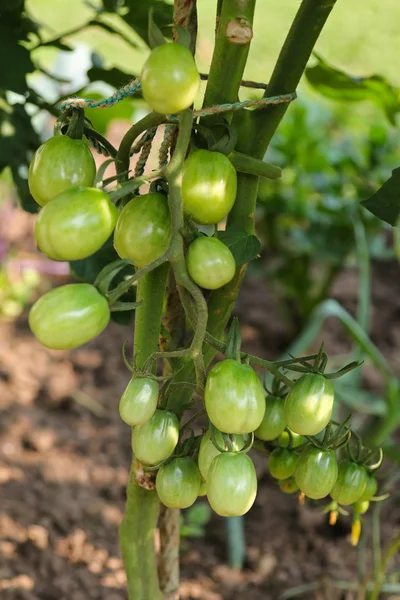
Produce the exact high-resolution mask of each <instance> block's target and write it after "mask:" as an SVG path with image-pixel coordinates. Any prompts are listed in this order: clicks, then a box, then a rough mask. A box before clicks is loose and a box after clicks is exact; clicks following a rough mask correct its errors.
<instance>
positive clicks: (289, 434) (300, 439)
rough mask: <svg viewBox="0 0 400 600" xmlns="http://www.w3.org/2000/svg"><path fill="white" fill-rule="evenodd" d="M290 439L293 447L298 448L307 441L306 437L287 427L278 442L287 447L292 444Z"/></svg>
mask: <svg viewBox="0 0 400 600" xmlns="http://www.w3.org/2000/svg"><path fill="white" fill-rule="evenodd" d="M290 440H291V441H292V445H291V448H298V447H299V446H301V445H302V444H304V443H305V441H306V438H305V437H304V436H302V435H299V434H298V433H295V432H294V431H292V430H291V429H289V428H288V427H286V431H282V433H281V434H280V436H279V438H278V443H279V445H280V446H281V447H282V448H287V447H288V446H289V444H290Z"/></svg>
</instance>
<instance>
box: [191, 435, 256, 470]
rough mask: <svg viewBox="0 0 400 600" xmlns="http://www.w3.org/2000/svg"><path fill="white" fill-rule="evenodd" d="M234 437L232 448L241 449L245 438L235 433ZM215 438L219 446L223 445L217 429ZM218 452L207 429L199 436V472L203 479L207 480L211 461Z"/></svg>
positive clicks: (223, 442) (222, 439)
mask: <svg viewBox="0 0 400 600" xmlns="http://www.w3.org/2000/svg"><path fill="white" fill-rule="evenodd" d="M235 438H236V439H235V442H234V443H233V446H234V449H235V450H241V449H242V448H243V447H244V444H245V440H244V438H243V436H242V435H237V436H235ZM215 439H216V442H217V443H218V445H219V446H221V448H224V447H225V441H224V438H223V436H222V433H221V432H220V431H218V430H217V429H216V430H215ZM219 454H221V452H220V451H219V450H218V448H217V447H216V446H214V444H213V441H212V439H211V434H210V431H207V432H206V433H205V434H204V435H203V437H202V438H201V442H200V448H199V458H198V463H199V469H200V473H201V476H202V477H203V479H204V480H205V481H207V476H208V471H209V469H210V466H211V463H212V461H213V460H214V458H215V457H216V456H218V455H219Z"/></svg>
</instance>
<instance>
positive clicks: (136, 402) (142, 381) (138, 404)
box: [119, 376, 158, 426]
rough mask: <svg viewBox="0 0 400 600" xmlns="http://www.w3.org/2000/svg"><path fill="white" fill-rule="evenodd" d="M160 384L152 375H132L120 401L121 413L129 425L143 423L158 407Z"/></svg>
mask: <svg viewBox="0 0 400 600" xmlns="http://www.w3.org/2000/svg"><path fill="white" fill-rule="evenodd" d="M157 400H158V385H157V381H156V380H155V379H153V378H152V377H136V376H134V377H132V379H131V380H130V382H129V383H128V385H127V388H126V390H125V391H124V393H123V394H122V397H121V400H120V402H119V414H120V416H121V419H122V420H123V421H125V423H126V424H127V425H131V426H133V425H142V424H143V423H146V421H148V420H149V419H151V417H152V416H153V415H154V413H155V411H156V408H157Z"/></svg>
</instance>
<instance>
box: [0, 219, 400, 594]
mask: <svg viewBox="0 0 400 600" xmlns="http://www.w3.org/2000/svg"><path fill="white" fill-rule="evenodd" d="M21 218H22V219H23V221H24V223H25V222H27V221H26V219H27V218H28V217H27V216H26V215H24V216H23V217H21ZM24 227H25V226H24V225H23V224H22V225H21V230H22V231H24ZM29 228H31V225H29V227H28V229H29ZM16 235H17V234H16ZM24 235H25V234H24ZM17 237H18V236H17ZM28 238H29V236H28ZM24 239H25V238H24ZM24 243H25V242H24ZM27 243H28V242H27ZM28 245H29V244H28ZM65 281H66V279H62V278H61V277H60V278H56V279H55V280H54V284H55V285H59V284H61V283H64V282H65ZM372 291H373V313H372V338H373V340H374V342H375V343H376V344H377V345H378V347H379V348H380V350H381V351H382V352H383V354H384V355H385V356H386V357H387V359H388V360H389V361H390V363H391V364H392V366H393V368H394V369H395V370H397V372H399V371H400V352H399V348H400V308H399V303H398V299H399V297H400V268H399V266H398V265H397V264H396V263H380V264H376V265H374V269H373V290H372ZM333 295H334V297H335V298H337V299H338V300H339V301H340V302H342V303H343V304H344V305H345V307H346V308H347V309H348V310H349V311H350V312H351V313H353V314H354V312H355V308H356V295H357V276H356V273H355V272H354V271H352V270H351V269H347V270H344V271H343V273H342V274H341V275H340V277H339V279H338V281H337V283H336V284H335V288H334V294H333ZM276 306H277V305H276V303H274V301H273V298H272V296H271V294H270V290H269V288H268V285H267V283H266V282H265V281H263V280H260V279H252V278H250V277H249V278H248V279H247V280H246V282H245V286H244V289H243V291H242V293H241V295H240V299H239V302H238V307H237V314H238V316H239V317H240V321H241V326H242V334H243V338H244V349H245V350H246V351H249V352H250V351H251V352H252V353H254V354H258V355H260V356H263V357H265V358H275V357H277V356H278V355H279V354H280V353H281V352H283V351H284V349H285V348H286V347H287V345H288V344H289V342H290V339H291V334H290V332H289V331H288V330H287V329H286V327H285V321H284V319H283V317H282V315H280V314H279V312H278V310H277V307H276ZM130 337H131V332H130V330H129V329H126V328H122V327H119V326H118V325H116V324H112V325H110V326H109V328H108V329H107V330H106V331H105V332H104V333H103V334H102V335H101V336H99V338H97V339H96V340H94V341H93V342H91V343H89V344H87V345H86V346H84V347H83V348H80V349H77V350H74V351H71V352H56V351H50V350H46V349H45V348H43V347H41V346H40V344H39V343H38V342H37V341H36V340H35V339H34V338H33V336H32V335H31V334H30V332H29V329H28V324H27V312H24V313H23V314H22V315H21V316H20V317H19V318H18V319H17V320H15V321H2V322H1V323H0V409H1V419H0V486H1V487H0V556H1V559H0V598H1V599H2V600H123V599H126V598H127V596H126V592H125V575H124V571H123V566H122V561H121V556H120V551H119V547H118V525H119V524H120V522H121V519H122V515H123V510H124V501H125V486H126V483H127V478H128V470H129V466H130V459H131V450H130V430H129V427H127V426H126V425H125V424H124V423H122V422H121V421H120V419H119V415H118V401H119V398H120V396H121V393H122V391H123V389H124V387H125V386H126V384H127V382H128V380H129V372H128V371H127V369H126V367H125V366H124V363H123V360H122V356H121V347H122V344H123V342H124V341H125V340H126V339H130ZM322 338H323V339H325V348H326V351H327V352H328V353H332V354H334V355H338V354H339V355H340V354H341V355H343V360H345V354H346V352H348V351H349V349H350V342H349V339H348V337H347V336H346V333H345V332H344V330H343V329H342V327H341V326H340V325H339V324H338V323H337V321H335V320H333V319H330V320H328V321H327V322H326V324H325V326H324V330H323V332H322V333H321V336H320V338H319V340H318V342H319V341H320V340H321V339H322ZM316 347H317V342H316V345H314V346H313V347H312V348H310V350H314V349H315V348H316ZM367 375H368V377H367V385H368V387H370V388H371V389H375V390H376V389H379V387H380V385H381V382H380V380H379V377H378V375H377V374H376V373H375V372H374V371H372V370H371V371H368V372H367ZM255 461H256V467H257V472H258V477H259V491H258V495H257V499H256V502H255V505H254V507H253V509H252V510H251V511H250V513H249V514H248V515H246V517H245V530H246V540H247V559H246V564H245V567H244V569H243V571H242V572H236V571H233V570H231V569H230V568H229V567H228V566H227V551H226V542H225V524H224V520H223V519H222V518H220V517H218V516H216V515H213V516H212V517H211V520H210V521H209V522H208V524H207V525H206V526H205V528H204V536H203V537H196V538H194V537H187V538H184V539H183V541H182V557H181V564H182V573H181V586H180V597H181V598H182V599H185V600H189V599H201V600H238V599H239V598H240V599H242V598H246V600H269V599H271V600H277V599H278V598H279V597H280V595H282V594H284V593H285V592H287V591H288V590H290V589H291V588H293V587H296V586H303V585H306V587H305V588H304V593H303V595H301V596H296V597H301V598H307V599H316V600H350V599H352V598H355V596H354V595H352V593H350V592H343V591H338V590H337V588H336V587H334V586H333V585H332V582H333V581H335V582H336V581H338V580H341V581H347V582H353V583H354V582H355V581H356V578H357V552H356V550H355V549H353V548H352V546H351V544H350V519H349V518H347V519H346V518H341V519H340V520H339V522H338V524H337V525H336V526H334V527H332V526H330V525H329V524H328V522H327V517H326V516H325V515H322V514H321V512H320V511H319V510H318V508H317V507H315V506H309V505H306V506H301V505H299V503H298V502H297V498H296V496H287V495H285V494H283V493H281V492H280V490H279V489H278V487H277V485H276V484H275V483H274V481H273V480H272V478H271V477H270V476H269V475H268V472H267V466H266V459H265V458H263V457H260V456H255ZM200 502H206V500H205V499H201V500H200ZM383 517H384V518H383V521H382V527H383V538H384V539H385V540H387V539H389V537H390V536H391V534H392V533H393V531H394V530H395V529H396V528H398V527H399V523H400V507H399V506H398V505H397V508H396V503H395V502H391V503H390V504H388V508H384V509H383ZM369 560H370V555H369V553H368V552H367V562H368V561H369ZM368 565H369V562H368V564H367V567H368ZM398 567H399V563H398V564H397V570H399V569H398ZM308 584H312V585H311V586H308ZM312 588H313V589H312ZM283 597H285V596H283ZM286 597H287V598H289V597H292V596H291V595H290V594H289V595H286ZM293 597H294V596H293ZM382 597H385V596H382ZM392 598H394V596H392ZM146 600H153V599H151V598H148V599H146Z"/></svg>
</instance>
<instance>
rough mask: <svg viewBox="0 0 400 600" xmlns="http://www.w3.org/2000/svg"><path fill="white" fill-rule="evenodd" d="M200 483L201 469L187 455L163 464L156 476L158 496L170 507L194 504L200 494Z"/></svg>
mask: <svg viewBox="0 0 400 600" xmlns="http://www.w3.org/2000/svg"><path fill="white" fill-rule="evenodd" d="M200 483H201V477H200V471H199V469H198V468H197V465H196V463H195V462H194V460H192V459H191V458H189V457H187V456H186V457H182V458H173V459H172V460H171V461H170V462H169V463H167V464H165V465H161V467H160V469H159V471H158V473H157V477H156V488H157V493H158V497H159V498H160V500H161V502H162V503H163V504H164V505H165V506H167V507H168V508H188V507H189V506H192V504H193V503H194V502H195V501H196V500H197V496H198V495H199V490H200Z"/></svg>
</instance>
